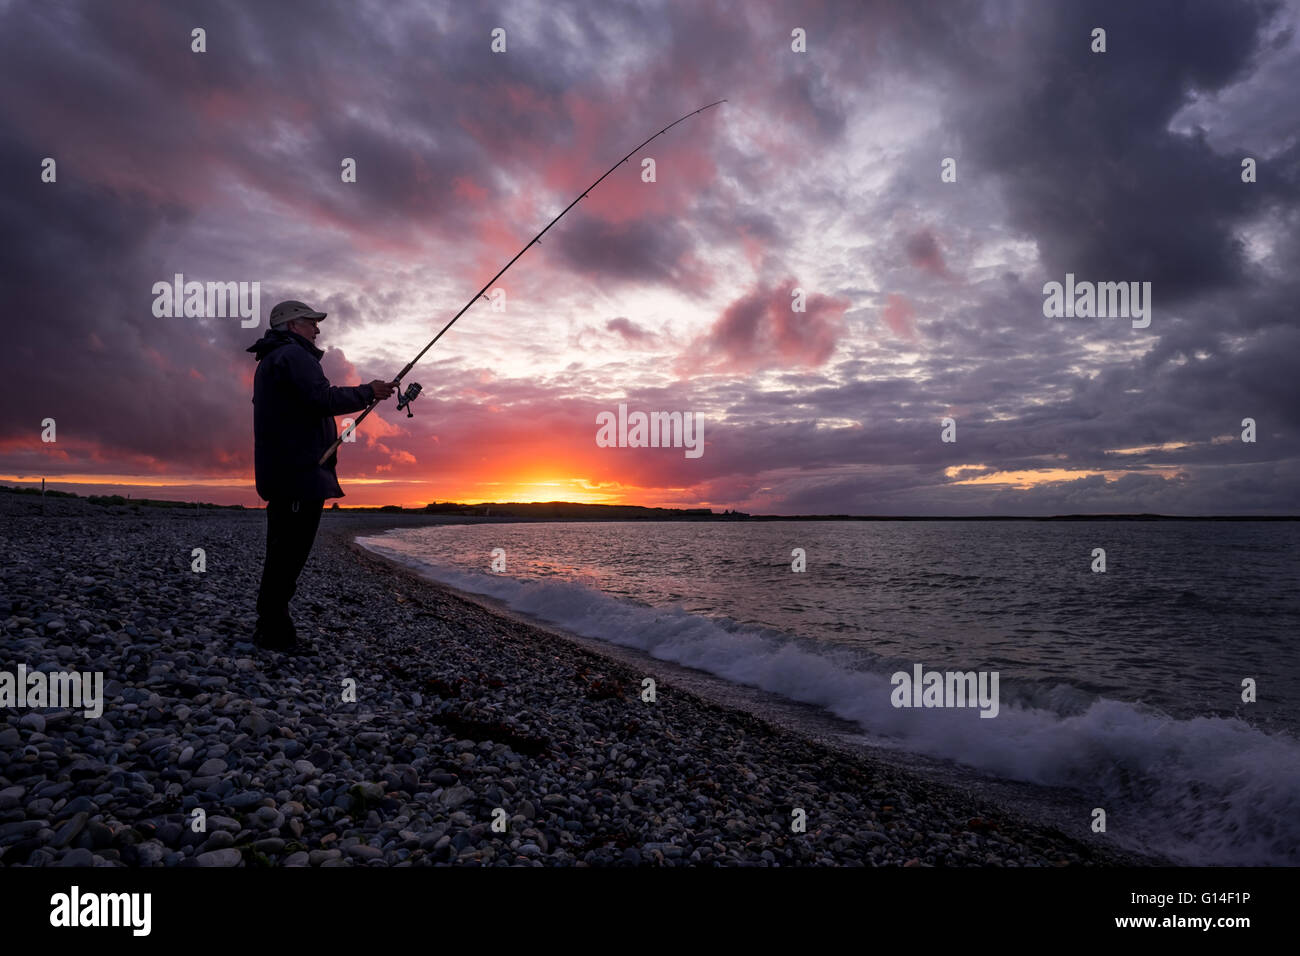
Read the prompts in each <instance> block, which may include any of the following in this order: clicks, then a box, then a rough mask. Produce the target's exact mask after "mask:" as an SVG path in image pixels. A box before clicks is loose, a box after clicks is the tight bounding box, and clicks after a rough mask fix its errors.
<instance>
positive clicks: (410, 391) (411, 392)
mask: <svg viewBox="0 0 1300 956" xmlns="http://www.w3.org/2000/svg"><path fill="white" fill-rule="evenodd" d="M725 102H727V101H726V100H717V101H715V102H713V103H710V104H709V105H708V106H701V107H700V108H699V109H698V110H695V112H693V113H687V114H686V115H685V116H683V117H682V118H681V119H679V120H674V121H673V122H671V123H669V124H668V125H667V126H665V127H664V128H663V129H661V130H660V131H659V132H657V133H655V134H654V136H651V137H650V139H647V140H646V141H645V142H644V143H641V144H639V145H638V146H637V147H636V149H633V150H631V151H630V152H629V153H628V154H627V155H626V156H624V157H623V158H622V159H620V160H619V161H618V162H617V163H615V164H614V165H613V166H611V167H609V169H607V170H606V171H605V173H604V174H603V175H602V176H601V177H600V179H597V180H596V181H595V182H594V183H592V184H591V185H590V186H588V187H587V188H586V189H584V190H583V191H582V193H581V194H580V195H579V196H578V198H577V199H575V200H573V202H571V203H569V204H568V205H567V206H565V207H564V210H563V212H561V213H560V214H559V215H558V216H556V217H555V218H554V219H552V220H551V221H550V222H548V223H547V224H546V228H545V229H543V230H542V231H541V232H539V233H538V234H537V235H535V236H533V238H532V239H531V240H529V242H528V244H527V245H525V246H524V247H523V248H522V249H520V250H519V251H518V252H517V253H515V257H514V259H511V260H510V261H509V262H507V263H506V264H505V266H504V267H502V269H501V271H500V272H498V273H497V274H496V275H494V276H493V277H492V278H491V279H489V280H488V282H487V285H485V286H483V288H481V289H479V290H478V292H476V293H475V294H474V297H473V298H472V299H470V300H469V301H468V302H466V303H465V307H464V308H463V309H461V310H460V311H459V312H457V313H456V314H455V315H454V316H452V317H451V321H450V322H448V323H447V324H446V325H444V326H443V327H442V330H441V331H440V332H439V333H438V334H437V335H435V336H434V337H433V338H432V339H431V340H430V341H429V344H428V345H426V346H425V347H424V348H422V349H420V353H419V354H418V355H416V356H415V358H413V359H411V361H409V362H407V363H406V368H404V369H402V370H401V371H400V372H398V373H397V376H396V378H394V379H393V381H394V382H396V383H398V384H401V381H402V379H404V378H405V377H406V376H407V375H408V374H409V373H410V371H411V369H413V368H414V367H415V363H416V362H418V361H420V359H422V358H423V357H424V353H425V352H427V351H429V349H431V348H433V346H434V344H435V343H436V342H437V341H438V339H440V338H442V336H443V334H444V333H445V332H446V331H447V330H448V329H449V328H451V327H452V326H453V325H455V324H456V320H457V319H459V318H460V317H461V316H462V315H464V314H465V313H466V312H468V311H469V307H470V306H471V305H473V304H474V303H475V302H477V301H478V300H479V299H483V300H484V301H487V302H490V301H492V300H491V299H488V297H487V296H486V295H485V294H484V293H486V292H487V290H488V289H490V288H492V283H494V282H496V281H497V279H500V278H501V277H502V276H503V275H505V272H506V269H509V268H510V267H511V266H512V265H514V264H515V261H516V260H517V259H518V258H519V257H520V256H522V255H523V254H524V253H525V252H527V251H528V250H529V249H531V248H532V247H533V246H534V245H536V244H537V243H539V242H540V241H541V239H542V236H544V235H546V233H547V231H548V230H549V229H550V228H551V226H553V225H555V224H556V223H557V222H559V221H560V220H561V219H563V218H564V214H565V213H567V212H568V211H569V210H570V209H572V208H573V207H574V206H576V205H577V204H578V202H579V200H582V199H585V198H586V196H587V194H588V193H589V192H591V191H592V190H593V189H595V188H596V187H597V186H599V185H600V184H601V183H602V182H603V181H604V179H605V177H606V176H608V175H609V174H610V173H612V172H613V171H614V170H616V169H618V167H620V166H622V165H623V164H624V163H626V162H627V161H628V160H629V159H631V158H632V156H633V155H634V154H635V153H636V151H637V150H638V149H640V148H641V147H642V146H645V145H646V143H649V142H650V141H651V140H654V139H657V138H658V137H660V136H662V135H663V134H664V133H666V132H668V131H669V130H670V129H672V128H673V127H674V126H676V125H677V124H678V123H680V122H682V121H683V120H688V119H690V118H691V117H692V116H694V115H696V113H703V112H704V111H705V110H707V109H712V108H713V107H715V106H717V105H718V104H719V103H725ZM419 394H420V385H419V383H417V382H412V383H411V384H410V385H409V386H408V387H407V389H406V393H405V394H402V393H401V392H400V391H399V392H398V394H397V410H398V411H399V412H400V411H401V410H402V409H403V408H405V409H406V417H407V418H413V417H415V416H414V415H413V414H412V413H411V403H412V402H414V401H415V399H416V397H417V396H418V395H419ZM378 406H379V402H378V401H374V402H371V403H370V406H369V407H368V408H367V409H366V410H365V411H364V412H362V413H361V414H360V415H358V416H357V419H356V421H354V422H353V423H352V424H351V425H350V426H349V427H348V428H347V429H346V430H345V431H344V435H347V434H350V433H352V432H354V431H356V428H357V426H358V425H360V424H361V422H362V421H363V420H365V417H366V416H367V415H369V414H370V413H371V412H373V411H374V410H375V409H376V408H377V407H378ZM341 444H343V437H342V436H340V437H339V438H336V439H334V444H332V445H330V447H329V449H328V450H327V451H326V452H325V454H324V455H322V456H321V459H320V461H319V462H318V463H317V464H321V465H323V464H325V462H327V461H329V459H330V458H331V457H332V456H333V455H334V453H335V452H337V451H338V449H339V446H340V445H341Z"/></svg>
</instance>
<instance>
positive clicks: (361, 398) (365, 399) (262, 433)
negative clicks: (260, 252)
mask: <svg viewBox="0 0 1300 956" xmlns="http://www.w3.org/2000/svg"><path fill="white" fill-rule="evenodd" d="M248 351H250V352H252V353H253V354H254V355H256V356H257V374H255V375H254V376H253V466H254V468H255V470H256V472H257V493H258V494H259V495H261V496H262V498H263V499H265V500H266V501H270V500H271V499H273V498H293V499H304V500H306V499H322V500H323V499H325V498H342V497H343V489H342V488H340V487H339V480H338V476H337V475H336V474H335V473H334V466H335V465H336V464H337V456H334V457H331V458H330V459H329V461H328V462H326V463H325V464H324V465H318V464H317V462H318V461H320V457H321V455H323V454H325V450H326V449H328V448H329V446H330V445H332V444H333V443H334V439H336V438H337V437H338V428H337V427H335V425H334V416H335V415H346V414H348V413H349V412H359V411H361V410H362V409H363V408H365V407H367V406H368V405H369V404H370V403H371V402H372V401H373V400H374V389H372V388H371V387H370V386H369V385H358V386H356V387H354V388H337V387H335V386H333V385H330V383H329V379H327V378H326V377H325V373H324V372H322V371H321V367H320V359H321V356H322V355H324V354H325V353H324V352H322V351H321V350H320V349H318V348H316V346H314V345H312V344H311V342H309V341H308V340H307V339H304V338H303V337H302V336H301V335H297V334H296V333H294V332H287V331H279V330H276V329H270V330H269V331H267V333H266V335H264V336H262V338H260V339H259V340H258V341H257V342H255V343H254V344H253V345H252V346H250V347H249V349H248Z"/></svg>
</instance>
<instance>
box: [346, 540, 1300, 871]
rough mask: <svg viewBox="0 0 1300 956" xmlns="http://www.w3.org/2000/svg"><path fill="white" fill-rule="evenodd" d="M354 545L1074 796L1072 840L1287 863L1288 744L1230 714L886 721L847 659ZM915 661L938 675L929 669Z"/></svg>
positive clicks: (1058, 697)
mask: <svg viewBox="0 0 1300 956" xmlns="http://www.w3.org/2000/svg"><path fill="white" fill-rule="evenodd" d="M357 541H358V543H360V544H361V545H362V546H364V547H366V548H368V549H370V550H371V551H374V552H376V553H378V554H382V555H384V556H386V557H388V558H390V559H393V560H396V561H398V562H400V563H402V564H405V565H407V566H410V567H412V568H414V569H416V570H418V571H419V572H421V573H422V574H424V575H426V576H427V577H430V578H431V579H433V580H435V581H439V582H442V583H444V584H448V585H451V586H452V587H455V588H458V589H460V590H463V591H467V592H470V593H473V594H481V595H486V596H488V597H492V598H495V599H497V600H500V601H502V602H503V603H504V604H505V605H506V606H507V607H509V608H511V609H512V610H515V611H518V612H520V613H523V614H527V615H531V616H533V617H535V618H537V619H539V620H542V621H545V622H547V623H549V624H554V625H556V626H558V627H561V628H564V629H565V630H568V631H571V632H574V633H576V634H580V635H582V636H585V637H592V638H598V639H602V640H606V641H609V642H611V643H614V644H619V645H622V646H625V647H631V648H636V649H638V650H641V651H643V652H645V653H648V654H649V655H651V656H652V657H655V658H658V659H661V660H666V661H672V662H674V663H676V664H681V665H684V666H687V667H693V668H697V669H699V670H704V671H708V672H710V673H712V674H716V675H718V676H719V677H723V678H725V679H727V680H730V681H733V682H735V683H739V684H745V685H748V686H751V687H757V688H760V689H762V690H765V691H769V692H771V693H775V694H779V695H781V696H783V697H787V698H789V699H791V700H796V701H800V702H802V703H807V704H814V705H817V706H820V707H823V708H825V709H826V710H827V711H829V712H831V713H833V714H835V715H837V716H839V717H841V718H844V719H847V720H850V721H853V722H854V723H856V724H857V725H858V726H860V727H861V728H862V730H863V733H864V735H865V736H866V737H867V738H868V739H869V740H870V741H871V742H872V743H874V744H876V745H878V746H885V747H894V748H897V749H901V750H907V751H911V752H916V753H922V754H926V755H929V756H932V757H939V758H944V759H948V760H953V761H955V762H958V763H961V764H965V765H967V766H970V767H974V768H976V769H978V770H980V771H983V772H985V773H988V774H992V775H995V776H998V777H1003V778H1007V779H1011V780H1018V781H1024V782H1028V783H1032V784H1038V785H1042V786H1051V787H1067V788H1071V789H1072V790H1073V791H1074V792H1075V793H1076V794H1077V795H1078V797H1079V799H1080V803H1079V820H1080V825H1079V836H1080V837H1081V838H1082V837H1087V836H1091V833H1090V830H1089V829H1088V827H1089V825H1090V823H1091V819H1092V812H1093V809H1094V807H1101V808H1102V809H1104V810H1105V811H1106V816H1107V828H1108V832H1110V833H1112V834H1114V833H1116V832H1117V831H1119V835H1120V836H1121V839H1122V838H1123V834H1124V833H1129V834H1132V835H1133V838H1132V839H1131V840H1125V842H1129V843H1131V844H1132V845H1145V846H1149V847H1150V848H1152V849H1155V850H1157V851H1159V852H1161V853H1164V854H1165V855H1167V856H1169V857H1171V858H1173V859H1176V860H1179V861H1182V862H1186V863H1192V864H1202V865H1204V864H1215V865H1238V866H1242V865H1265V864H1282V865H1288V864H1289V865H1300V742H1298V741H1297V740H1295V738H1293V737H1290V736H1287V735H1285V734H1268V733H1265V732H1264V731H1261V730H1259V729H1257V728H1254V727H1251V726H1250V725H1249V724H1247V723H1245V722H1244V721H1242V720H1239V719H1237V718H1231V717H1229V718H1224V717H1198V718H1194V719H1190V720H1180V719H1174V718H1172V717H1169V716H1168V715H1166V714H1163V713H1161V712H1160V711H1158V710H1155V709H1154V708H1150V707H1146V706H1143V705H1142V704H1140V703H1133V702H1126V701H1120V700H1114V699H1110V698H1107V697H1104V696H1098V695H1095V694H1090V693H1088V692H1086V691H1084V690H1081V689H1080V688H1077V687H1072V686H1069V685H1066V684H1058V685H1052V686H1043V685H1036V684H1028V685H1024V686H1022V687H1019V688H1007V687H1006V686H1005V685H1004V686H1003V688H1002V694H1001V697H1002V700H1001V705H1000V709H999V712H998V714H997V716H996V717H995V718H993V719H986V718H981V717H980V716H979V711H978V709H977V708H965V709H963V708H896V707H894V706H893V705H892V703H891V701H890V697H891V692H892V691H893V690H894V687H893V685H892V684H891V682H890V675H889V674H887V673H883V672H881V671H880V670H878V669H871V666H872V663H873V662H869V661H867V659H866V658H864V656H863V655H861V654H859V653H854V652H852V651H848V650H845V649H841V648H832V647H824V646H817V645H815V644H812V643H811V642H806V641H802V640H800V639H798V638H795V637H791V636H789V635H778V634H776V633H774V632H771V631H764V630H759V629H756V628H752V627H745V626H742V625H739V624H736V623H735V622H733V621H729V620H718V619H714V618H708V617H703V616H700V615H698V614H692V613H688V612H687V611H685V610H683V609H681V608H680V607H669V608H661V607H649V606H646V605H644V604H638V603H634V602H633V601H630V600H627V599H622V598H614V597H610V596H609V595H607V594H605V593H603V592H602V591H599V590H597V589H595V588H592V587H588V586H586V585H584V584H581V583H576V582H573V581H556V580H546V581H538V580H521V579H518V578H513V577H510V576H508V575H505V574H488V573H482V572H474V571H466V570H462V569H457V568H449V567H443V566H439V565H435V564H431V563H429V562H426V561H423V560H421V559H420V558H419V557H418V556H417V555H415V554H412V553H410V552H409V551H407V550H403V549H402V547H400V543H399V542H398V541H397V540H394V539H384V538H382V537H360V538H358V539H357ZM395 544H398V545H399V547H393V545H395ZM874 663H875V666H876V667H877V668H878V667H880V666H881V665H880V664H879V662H874ZM922 663H924V665H925V667H926V669H929V670H942V669H944V662H942V661H937V660H936V661H924V662H922ZM1139 834H1140V835H1139Z"/></svg>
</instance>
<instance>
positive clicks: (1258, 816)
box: [358, 519, 1300, 866]
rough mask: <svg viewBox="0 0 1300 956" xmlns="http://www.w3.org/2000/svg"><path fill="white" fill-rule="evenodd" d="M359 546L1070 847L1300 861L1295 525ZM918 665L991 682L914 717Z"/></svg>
mask: <svg viewBox="0 0 1300 956" xmlns="http://www.w3.org/2000/svg"><path fill="white" fill-rule="evenodd" d="M358 540H359V541H360V543H361V544H362V545H363V546H365V547H367V548H368V549H370V550H372V551H374V552H376V553H378V554H381V555H384V556H386V557H389V558H390V559H393V560H396V561H398V562H401V563H403V564H405V565H408V566H410V567H412V568H414V569H416V570H418V571H419V572H420V573H421V574H423V575H424V576H426V577H428V578H429V579H432V580H435V581H438V582H441V583H443V584H447V585H450V586H452V587H454V588H456V589H458V590H461V591H464V592H467V593H469V594H472V595H480V596H483V597H485V598H488V599H491V602H492V603H499V604H501V605H504V606H505V607H506V608H508V609H510V610H511V611H512V612H516V613H518V614H520V615H523V616H525V617H528V618H531V619H534V620H537V621H540V622H543V623H545V624H547V625H548V626H552V627H554V628H558V629H561V630H564V631H567V632H570V633H573V634H577V635H580V636H582V637H584V638H588V639H595V640H599V641H604V642H609V643H611V644H616V645H621V646H623V647H625V648H632V649H634V650H636V651H639V652H641V653H643V654H645V655H648V656H649V657H651V658H655V659H659V660H664V661H670V662H673V663H675V664H677V665H681V666H683V667H686V668H691V669H694V670H697V671H704V672H707V673H709V674H711V675H714V676H715V677H716V678H719V679H721V680H723V681H726V682H729V683H731V684H734V685H737V686H741V687H747V688H754V689H756V690H757V691H761V692H762V693H763V694H765V695H772V696H773V697H774V698H777V699H784V700H789V701H791V702H798V703H799V704H801V705H808V706H804V707H802V708H797V709H794V710H792V711H791V713H793V714H794V716H789V715H787V716H786V718H785V719H787V720H789V721H790V722H792V723H796V724H797V723H799V719H800V718H799V717H798V713H799V712H800V711H801V710H802V711H803V712H807V713H818V714H822V713H824V714H826V715H828V716H833V717H834V718H836V719H837V721H838V722H839V723H840V724H841V725H843V726H846V727H850V728H852V732H851V733H848V734H846V735H845V737H846V739H848V740H850V741H851V742H853V743H854V744H856V745H860V746H861V747H863V748H866V749H876V750H880V749H887V750H891V751H894V752H896V753H897V754H898V755H900V756H901V755H907V754H910V755H914V756H916V757H917V758H924V763H925V765H926V766H927V767H929V768H930V769H931V771H932V772H934V768H939V769H938V771H937V772H938V773H940V774H941V775H942V774H943V773H944V772H945V770H944V768H948V769H949V770H950V771H951V772H950V774H949V775H950V776H951V777H952V779H953V780H954V781H966V782H969V781H971V780H973V779H983V780H987V781H990V782H1001V783H1004V784H1007V785H1008V786H1007V787H1006V788H1004V789H1003V790H1001V791H998V792H999V793H1001V794H1002V795H1003V796H1004V797H1005V795H1006V794H1007V793H1009V794H1011V797H1010V800H1011V802H1013V803H1015V802H1017V800H1018V798H1017V796H1016V795H1017V794H1018V795H1020V797H1023V802H1024V803H1025V804H1026V805H1027V806H1030V805H1035V804H1040V805H1042V806H1050V807H1052V808H1053V809H1054V815H1055V819H1056V820H1057V821H1058V823H1059V821H1061V820H1064V821H1066V822H1065V824H1064V825H1065V826H1066V827H1073V826H1075V825H1076V824H1077V833H1076V834H1075V835H1076V836H1078V837H1079V838H1080V839H1082V840H1088V839H1108V840H1112V841H1113V842H1114V843H1115V844H1116V845H1118V846H1121V847H1128V848H1131V849H1136V850H1141V851H1143V852H1148V853H1152V854H1156V855H1158V856H1160V857H1161V858H1163V859H1166V860H1169V861H1172V862H1178V863H1186V864H1195V865H1237V866H1242V865H1300V522H1295V521H1209V520H1194V519H1188V520H1161V521H1141V520H1087V521H1064V520H1055V521H1034V520H1006V521H794V520H791V521H665V522H646V521H630V522H520V523H490V524H460V525H457V524H448V525H438V526H432V527H423V528H405V529H397V530H393V531H390V532H386V533H384V534H380V535H372V536H368V537H362V538H359V539H358ZM1102 558H1104V571H1103V570H1100V568H1101V567H1102V565H1101V563H1100V559H1102ZM917 665H920V667H921V673H922V674H925V673H927V672H930V671H938V672H941V673H944V674H946V673H948V672H962V673H966V672H972V671H973V672H976V674H977V675H978V674H983V675H984V676H985V678H986V685H985V686H986V688H990V689H991V687H992V684H991V675H992V674H993V673H996V674H997V675H998V683H997V690H998V707H997V712H996V716H992V715H991V712H992V708H989V707H984V708H980V707H977V706H969V705H968V706H924V702H923V700H922V698H921V697H920V696H919V695H917V696H913V695H912V692H911V691H910V690H908V691H907V692H904V691H903V690H902V689H901V688H903V687H904V686H905V685H904V682H903V681H902V680H901V679H899V678H898V677H896V675H902V674H907V675H908V677H909V679H910V678H911V677H913V676H914V675H915V674H916V673H917V670H916V668H917ZM940 702H942V703H947V704H959V703H960V701H959V700H955V699H952V698H945V699H939V698H932V700H931V703H940ZM902 703H910V704H922V706H900V704H902ZM968 704H969V702H968ZM981 710H982V711H983V712H984V713H986V714H990V716H984V717H981V716H980V714H981ZM796 729H798V728H796ZM1098 808H1100V809H1102V810H1104V811H1105V812H1106V822H1107V829H1106V831H1105V835H1104V836H1103V834H1102V833H1100V832H1098V831H1096V830H1094V829H1093V827H1094V826H1095V824H1096V821H1097V820H1098V817H1097V815H1096V814H1095V812H1094V811H1095V810H1096V809H1098Z"/></svg>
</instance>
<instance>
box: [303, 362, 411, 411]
mask: <svg viewBox="0 0 1300 956" xmlns="http://www.w3.org/2000/svg"><path fill="white" fill-rule="evenodd" d="M281 351H282V352H283V353H285V355H284V359H283V362H284V364H283V366H282V367H283V368H284V372H285V379H286V381H288V383H289V384H290V386H292V388H293V389H294V390H295V391H296V392H297V393H298V396H299V397H300V398H301V399H302V400H303V401H304V402H305V403H306V404H307V406H308V407H309V408H311V410H312V411H314V412H316V413H318V414H320V415H321V416H325V415H346V414H348V413H349V412H359V411H361V410H362V409H364V408H368V407H369V406H370V403H371V402H373V401H374V400H375V394H376V391H377V390H376V389H375V388H373V387H371V386H370V385H356V386H353V387H351V388H345V387H342V386H338V385H331V384H330V382H329V379H327V378H326V377H325V373H324V372H323V371H321V367H320V363H319V362H317V361H316V360H315V359H313V358H312V357H311V356H310V355H308V354H307V353H306V352H305V351H303V350H302V349H298V348H287V349H282V350H281ZM391 393H392V392H391V389H390V390H389V394H391ZM382 397H384V398H387V397H388V396H386V395H385V396H382Z"/></svg>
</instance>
